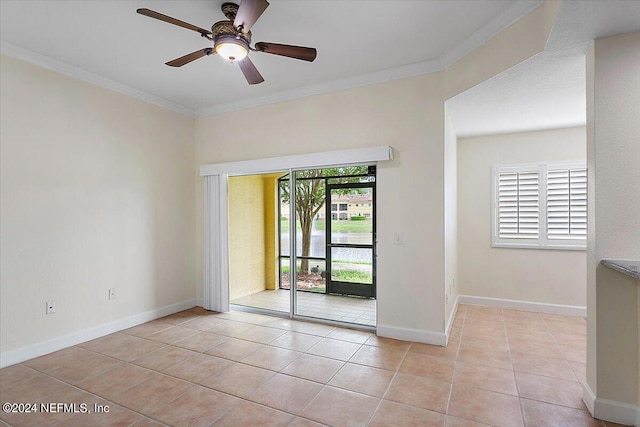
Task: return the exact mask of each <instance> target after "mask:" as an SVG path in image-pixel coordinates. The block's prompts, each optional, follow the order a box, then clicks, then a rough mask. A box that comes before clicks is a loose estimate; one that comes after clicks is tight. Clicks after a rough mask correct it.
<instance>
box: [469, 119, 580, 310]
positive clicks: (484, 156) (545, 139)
mask: <svg viewBox="0 0 640 427" xmlns="http://www.w3.org/2000/svg"><path fill="white" fill-rule="evenodd" d="M585 159H586V136H585V129H584V128H583V127H578V128H568V129H557V130H548V131H538V132H525V133H517V134H506V135H492V136H483V137H476V138H461V139H459V140H458V256H459V260H458V265H459V267H458V269H459V276H460V280H459V292H460V294H461V295H472V296H481V297H490V298H503V299H513V300H522V301H529V302H538V303H550V304H562V305H573V306H582V307H584V306H586V253H585V251H562V250H536V249H508V248H492V247H491V223H492V214H493V211H492V207H491V192H492V182H491V167H492V166H494V165H501V164H518V163H531V162H542V161H544V162H547V161H549V162H551V161H565V160H585Z"/></svg>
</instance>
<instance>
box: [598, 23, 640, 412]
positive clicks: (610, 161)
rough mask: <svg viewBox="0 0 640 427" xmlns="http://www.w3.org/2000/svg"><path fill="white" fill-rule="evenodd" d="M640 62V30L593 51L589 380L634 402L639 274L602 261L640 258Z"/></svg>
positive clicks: (602, 391) (603, 393)
mask: <svg viewBox="0 0 640 427" xmlns="http://www.w3.org/2000/svg"><path fill="white" fill-rule="evenodd" d="M639 69H640V33H638V32H636V33H630V34H625V35H619V36H613V37H608V38H604V39H599V40H596V41H595V43H594V46H593V47H592V49H591V51H590V52H589V54H588V56H587V110H588V114H587V145H588V167H589V171H590V181H589V188H590V193H589V247H588V266H587V272H588V285H587V286H588V302H587V303H588V305H587V310H588V313H589V318H588V324H587V343H588V345H587V382H588V386H589V388H590V389H591V391H593V393H595V395H596V396H597V398H599V399H605V400H607V401H614V402H621V403H626V404H633V405H636V404H638V399H639V396H638V395H639V394H640V390H639V389H640V384H639V383H638V381H637V379H638V371H637V370H638V369H639V368H638V363H639V362H638V358H639V355H638V352H639V350H638V339H639V338H638V331H637V330H635V328H634V326H635V325H637V324H638V306H637V304H632V303H631V301H637V300H638V292H639V290H638V281H637V280H636V281H635V283H634V282H633V281H630V280H627V279H623V278H622V277H620V276H621V275H619V274H617V273H616V272H614V271H609V270H608V269H606V267H602V266H600V265H599V262H600V260H602V259H604V258H622V259H636V260H638V259H640V191H638V188H640V168H639V167H638V165H639V164H640V144H639V143H638V141H640V127H638V117H640V73H638V70H639ZM622 355H624V357H622ZM636 410H637V411H638V409H637V408H636ZM598 415H599V414H598V412H597V411H596V416H598ZM629 420H630V419H629ZM636 421H637V420H636ZM619 422H621V421H619Z"/></svg>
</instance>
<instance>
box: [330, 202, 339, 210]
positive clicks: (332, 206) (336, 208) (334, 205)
mask: <svg viewBox="0 0 640 427" xmlns="http://www.w3.org/2000/svg"><path fill="white" fill-rule="evenodd" d="M331 210H332V211H337V210H338V205H337V204H336V203H331Z"/></svg>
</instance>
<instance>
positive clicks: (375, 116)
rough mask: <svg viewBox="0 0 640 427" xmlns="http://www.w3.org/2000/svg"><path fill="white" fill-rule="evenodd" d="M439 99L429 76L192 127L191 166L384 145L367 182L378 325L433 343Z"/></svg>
mask: <svg viewBox="0 0 640 427" xmlns="http://www.w3.org/2000/svg"><path fill="white" fill-rule="evenodd" d="M442 90H443V82H442V73H436V74H430V75H425V76H420V77H414V78H409V79H404V80H398V81H394V82H389V83H383V84H378V85H373V86H368V87H362V88H356V89H351V90H345V91H341V92H335V93H330V94H325V95H319V96H313V97H308V98H303V99H298V100H294V101H288V102H282V103H278V104H273V105H268V106H262V107H257V108H251V109H247V110H243V111H242V112H233V113H227V114H222V115H218V116H213V117H206V118H201V119H197V120H196V142H197V164H198V165H202V164H208V163H221V162H230V161H236V160H247V159H260V158H268V157H276V156H285V155H291V154H303V153H313V152H318V151H330V150H340V149H347V148H360V147H375V146H380V145H391V146H392V147H393V148H394V160H393V161H389V162H382V163H381V164H380V165H379V167H378V175H377V179H376V181H377V205H378V208H379V209H378V219H377V220H378V223H377V225H378V255H379V257H378V297H379V299H378V324H379V325H384V326H388V327H393V328H400V329H403V330H405V329H407V330H411V331H437V332H440V333H442V332H444V321H443V319H444V304H443V302H444V299H445V297H444V206H443V203H444V202H443V200H444V168H443V164H444V130H443V123H444V108H443V99H442ZM199 185H202V182H201V181H200V182H199ZM196 194H197V195H198V205H197V209H196V212H197V213H198V214H199V215H200V212H201V211H202V197H201V194H202V191H200V190H198V191H197V193H196ZM409 201H410V208H409V205H408V203H409ZM196 223H197V224H201V223H202V221H201V220H198V221H197V222H196ZM396 232H401V233H402V234H403V236H404V244H403V245H395V244H394V243H393V236H394V233H396ZM198 234H200V233H198ZM197 247H198V248H200V247H201V244H199V245H198V246H197ZM200 258H201V256H200V255H198V257H197V259H200ZM198 270H199V273H198V275H199V277H201V275H202V268H201V266H200V268H199V269H198Z"/></svg>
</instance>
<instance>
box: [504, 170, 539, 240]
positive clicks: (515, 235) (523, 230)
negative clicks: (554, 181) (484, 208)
mask: <svg viewBox="0 0 640 427" xmlns="http://www.w3.org/2000/svg"><path fill="white" fill-rule="evenodd" d="M497 192H498V200H497V204H498V206H497V211H498V212H497V213H498V216H497V225H498V236H499V237H500V238H501V239H538V238H539V235H540V209H539V197H540V188H539V178H538V171H537V170H532V171H514V172H499V173H498V188H497Z"/></svg>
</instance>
